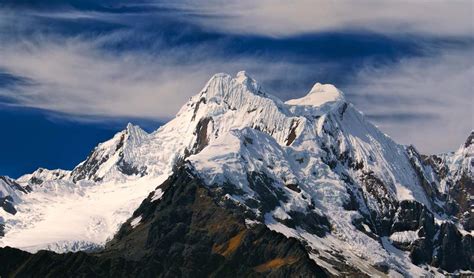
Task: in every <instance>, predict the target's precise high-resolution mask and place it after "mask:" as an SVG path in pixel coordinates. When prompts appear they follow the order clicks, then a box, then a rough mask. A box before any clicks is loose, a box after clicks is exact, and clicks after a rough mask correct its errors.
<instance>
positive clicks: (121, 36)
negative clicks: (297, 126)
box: [0, 1, 474, 152]
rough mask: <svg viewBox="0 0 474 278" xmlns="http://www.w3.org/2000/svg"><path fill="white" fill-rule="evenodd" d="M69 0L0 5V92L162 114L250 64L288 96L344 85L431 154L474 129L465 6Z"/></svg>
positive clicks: (67, 113) (76, 112) (68, 111)
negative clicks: (90, 0) (91, 0)
mask: <svg viewBox="0 0 474 278" xmlns="http://www.w3.org/2000/svg"><path fill="white" fill-rule="evenodd" d="M26 2H28V1H26ZM40 2H41V1H40ZM46 2H47V1H46ZM72 2H74V3H72V4H71V5H67V6H64V5H59V7H60V8H55V9H54V10H48V9H47V8H42V9H40V10H35V9H32V8H31V7H29V8H28V9H26V11H25V10H22V9H18V8H16V7H13V8H12V7H9V8H8V10H0V15H2V16H0V83H2V84H0V101H4V102H5V101H7V102H8V103H9V104H10V105H17V106H23V107H32V108H40V109H45V110H47V111H52V112H54V113H60V115H61V116H63V117H69V118H74V119H81V118H87V119H97V120H101V119H102V120H104V121H108V120H110V119H112V118H114V117H119V118H128V117H133V118H146V119H153V120H161V121H162V120H167V119H169V118H171V117H173V115H174V114H175V113H176V112H177V111H178V109H179V107H181V105H183V104H184V103H185V102H186V100H187V99H188V98H189V97H190V96H192V95H194V94H196V93H198V91H199V90H200V89H201V87H202V86H203V85H204V84H205V82H206V80H207V79H209V78H210V76H211V75H212V74H214V73H216V72H228V73H231V74H232V73H235V72H236V71H238V70H242V69H245V70H247V71H249V72H250V73H251V74H252V75H254V77H255V78H256V79H258V80H259V81H260V82H261V83H263V85H264V86H265V87H266V88H267V90H268V91H269V92H270V93H273V94H275V95H277V96H279V97H281V98H282V99H289V98H294V97H300V96H302V95H304V94H305V93H306V91H307V90H308V89H309V88H310V87H311V85H312V83H314V82H316V81H321V82H332V83H335V85H336V86H338V87H341V88H342V89H343V90H344V91H345V92H346V95H347V96H348V98H349V101H352V102H354V103H355V104H356V105H357V107H359V108H360V109H361V110H362V111H364V112H365V113H366V114H367V115H368V116H369V117H371V118H372V119H373V120H374V121H375V122H376V123H377V124H378V125H379V126H380V127H381V128H382V130H384V131H385V132H387V133H388V134H389V135H391V136H392V137H394V138H395V139H396V140H400V141H401V142H403V143H415V145H417V146H418V147H420V149H421V150H422V151H425V152H438V151H445V150H450V149H454V148H455V147H456V146H457V145H459V144H460V142H462V141H464V139H465V137H466V135H467V133H468V132H469V131H470V129H472V127H473V119H472V111H473V108H472V97H470V94H471V93H472V87H473V84H472V80H474V76H473V70H472V65H473V62H472V55H473V53H472V49H473V46H474V42H473V34H472V21H470V20H472V3H471V2H468V1H454V2H450V4H449V5H448V4H447V2H442V1H431V2H429V3H428V2H419V3H413V2H399V1H388V2H375V1H359V2H358V5H354V4H353V2H348V1H341V2H338V4H337V5H336V4H334V3H333V2H321V1H317V2H313V1H311V2H310V1H298V2H286V1H285V2H284V1H272V2H271V3H270V2H269V1H263V2H250V1H243V2H242V1H239V2H236V1H234V2H233V1H231V2H225V3H220V4H218V2H217V1H205V2H202V3H200V5H195V4H194V3H192V2H180V3H178V4H176V3H174V4H168V3H166V4H163V3H160V2H157V1H145V2H134V3H128V2H126V1H122V2H120V3H119V4H114V3H111V2H110V3H107V7H105V8H104V7H102V6H100V5H97V4H94V5H92V6H90V5H89V6H88V5H86V6H84V5H79V4H81V3H79V2H80V1H72ZM76 2H78V3H79V4H78V3H76ZM46 6H47V5H46ZM150 7H153V8H154V9H151V10H150V9H149V8H150ZM3 15H5V16H3ZM400 29H402V30H403V33H400V32H399V30H400ZM354 30H358V31H357V32H355V31H354ZM2 76H3V79H4V80H8V82H6V81H5V82H1V80H2ZM7 85H8V86H7ZM453 111H454V112H453ZM469 114H470V115H469ZM443 130H444V131H443ZM439 132H445V133H444V134H443V135H442V136H440V135H439V134H438V133H439ZM427 136H429V137H430V138H433V139H430V140H426V137H427Z"/></svg>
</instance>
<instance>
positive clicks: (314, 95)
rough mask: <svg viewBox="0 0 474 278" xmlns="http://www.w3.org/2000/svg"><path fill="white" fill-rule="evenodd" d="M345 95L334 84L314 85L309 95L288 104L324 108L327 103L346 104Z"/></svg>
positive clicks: (292, 100)
mask: <svg viewBox="0 0 474 278" xmlns="http://www.w3.org/2000/svg"><path fill="white" fill-rule="evenodd" d="M344 101H345V99H344V94H343V93H342V92H341V91H340V90H339V89H337V88H336V86H334V85H332V84H321V83H316V84H314V86H313V88H311V91H309V93H308V94H307V95H306V96H304V97H302V98H297V99H291V100H288V101H287V102H286V104H289V105H303V106H322V105H323V104H326V103H339V102H344Z"/></svg>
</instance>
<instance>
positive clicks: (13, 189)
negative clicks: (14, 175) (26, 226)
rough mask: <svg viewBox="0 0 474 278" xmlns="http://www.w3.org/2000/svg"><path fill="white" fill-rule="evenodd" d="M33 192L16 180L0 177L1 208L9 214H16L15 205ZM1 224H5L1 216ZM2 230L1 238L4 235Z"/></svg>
mask: <svg viewBox="0 0 474 278" xmlns="http://www.w3.org/2000/svg"><path fill="white" fill-rule="evenodd" d="M29 192H31V187H29V186H21V185H20V184H18V183H17V182H16V181H15V180H13V179H10V178H9V177H4V176H0V208H2V209H3V211H5V212H7V213H9V214H15V213H16V209H15V204H17V203H18V202H20V200H21V197H20V196H21V195H23V194H28V193H29ZM0 224H3V219H2V217H1V214H0ZM2 226H3V225H2ZM2 230H3V229H0V236H1V234H2Z"/></svg>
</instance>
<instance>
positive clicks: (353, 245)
mask: <svg viewBox="0 0 474 278" xmlns="http://www.w3.org/2000/svg"><path fill="white" fill-rule="evenodd" d="M472 134H473V133H471V135H470V137H469V138H471V139H470V141H469V139H468V141H469V144H467V143H465V144H464V149H462V148H460V149H459V150H458V151H457V152H455V153H454V154H453V156H449V155H445V156H442V157H438V156H422V155H420V154H419V153H418V152H417V151H416V149H415V148H414V147H410V146H403V145H399V144H397V143H395V142H394V141H393V140H392V139H391V138H390V137H388V136H387V135H385V134H383V133H382V132H381V131H379V130H378V129H377V128H376V127H375V126H374V125H372V124H371V123H370V122H369V121H367V119H365V117H364V116H363V114H362V113H361V112H359V111H358V110H357V109H356V108H355V107H354V106H353V105H352V104H350V103H348V102H347V101H346V100H345V99H344V96H343V93H342V92H340V91H339V90H338V89H337V88H335V87H334V86H332V85H321V84H319V83H316V84H315V86H313V88H312V90H311V91H310V92H309V93H308V95H306V96H305V97H302V98H300V99H296V100H289V101H286V102H282V101H281V100H279V99H277V98H275V97H273V96H271V95H268V94H266V93H265V92H264V89H263V88H262V87H261V86H260V85H259V84H258V82H256V81H255V80H254V79H252V78H251V77H250V76H249V75H248V74H247V73H245V72H239V73H238V74H237V76H236V77H235V78H234V77H232V76H230V75H228V74H216V75H214V76H213V77H212V78H211V79H210V80H209V81H208V82H207V84H206V85H205V86H204V88H203V89H202V90H201V91H200V92H199V93H198V94H197V95H195V96H194V97H192V98H191V99H190V100H189V101H188V102H187V103H186V104H185V105H184V106H183V107H182V108H181V109H180V111H179V112H178V114H177V116H176V118H174V119H173V120H171V121H170V122H169V123H167V124H166V125H164V126H162V127H160V128H159V129H158V130H157V131H155V132H153V133H150V134H148V133H146V132H144V131H142V130H141V129H139V127H135V126H133V125H127V128H126V129H125V130H124V131H122V132H119V133H117V134H116V135H115V136H114V138H112V139H111V140H109V141H107V142H104V143H102V144H99V145H98V146H97V147H96V148H95V149H94V150H93V151H92V153H91V154H90V155H89V157H88V158H87V159H86V160H85V161H84V162H82V163H81V164H79V165H78V166H77V167H76V168H75V169H74V170H73V171H71V172H60V171H59V172H56V173H53V174H50V173H49V172H47V171H42V172H45V173H46V174H43V176H38V174H36V176H35V174H33V175H31V176H24V178H21V179H19V181H21V183H23V185H28V186H31V187H32V188H33V194H29V195H28V196H27V197H25V200H24V201H23V202H21V201H20V202H19V204H18V207H19V208H20V209H21V208H25V210H24V211H27V210H26V208H28V205H29V203H31V200H30V199H35V202H39V203H41V202H42V201H41V200H42V199H41V198H44V197H42V196H40V197H34V196H36V195H35V194H37V193H35V189H36V190H40V189H41V190H43V191H44V192H43V193H44V194H45V196H47V197H48V198H50V194H53V193H54V194H59V195H61V194H63V195H66V196H69V195H70V194H73V195H71V196H73V197H74V198H82V197H81V196H86V198H91V199H94V198H95V197H94V196H96V195H94V194H99V193H101V194H103V193H105V192H110V190H112V191H114V190H115V191H117V192H118V193H120V191H119V189H116V188H124V189H123V190H124V192H131V190H134V191H136V192H135V194H136V195H134V196H135V199H133V200H134V201H133V202H130V201H131V200H130V199H129V197H128V196H124V194H118V193H117V194H118V195H117V194H116V196H120V198H119V199H120V202H117V204H116V205H115V206H114V208H115V209H117V210H116V211H112V212H113V213H109V214H110V217H109V218H105V219H102V218H101V217H100V216H96V215H91V216H90V218H92V219H95V220H94V221H92V222H93V223H91V222H90V221H89V220H87V221H88V222H86V223H88V224H87V225H91V227H92V228H91V229H92V230H94V232H101V231H103V229H105V228H103V226H104V225H105V226H106V227H108V228H106V231H107V233H109V238H108V239H107V240H110V239H111V237H112V236H113V234H114V233H115V231H116V229H118V227H119V226H120V224H121V223H123V222H126V221H125V220H127V219H128V221H127V222H126V223H125V224H123V225H122V229H124V227H126V226H127V225H130V223H131V222H132V220H135V222H136V223H135V222H134V225H135V227H137V228H138V227H139V226H140V223H141V220H140V219H139V218H138V217H139V216H140V215H135V213H136V212H137V211H138V210H137V211H135V209H136V208H137V207H138V204H139V201H141V200H143V199H144V198H145V197H146V195H148V193H150V192H151V193H150V196H151V197H149V198H150V199H151V200H153V202H160V200H161V198H163V196H164V195H165V194H166V190H165V189H164V188H163V187H162V186H159V185H160V184H163V181H165V180H166V179H168V178H169V177H170V176H173V175H174V174H175V173H176V172H177V171H178V170H179V169H180V168H182V167H183V166H182V165H189V166H187V167H190V169H193V170H192V171H193V173H194V175H195V176H196V177H199V178H198V179H200V180H201V183H202V186H203V187H204V188H206V190H209V191H210V192H217V193H213V194H217V195H218V196H219V198H218V199H216V202H217V204H219V205H223V206H222V209H225V210H230V211H233V210H235V209H236V208H239V211H240V210H243V211H244V215H245V216H246V221H247V222H249V223H260V224H263V225H264V226H266V227H268V228H269V229H270V230H273V231H276V232H278V233H280V234H283V235H285V236H286V237H287V238H290V239H291V238H293V239H297V240H298V241H299V242H301V243H302V244H304V246H306V249H307V250H309V251H308V254H309V256H310V257H311V259H312V260H313V261H314V262H315V263H316V264H317V265H319V266H321V267H323V268H324V269H325V273H326V274H328V275H340V274H341V271H340V268H341V267H342V268H343V269H358V271H361V272H365V273H367V274H370V273H376V272H377V273H379V272H380V270H381V269H382V270H384V271H382V273H383V272H386V274H388V275H390V276H396V275H398V274H402V275H408V276H409V275H413V276H416V275H425V274H426V273H429V272H430V271H440V272H441V273H442V271H444V270H446V271H450V272H453V271H459V270H462V269H464V270H470V271H472V267H473V262H472V258H471V259H468V260H462V259H458V257H459V256H460V257H461V258H463V257H467V258H469V256H472V255H469V254H473V249H474V248H473V243H472V216H471V215H470V214H469V213H470V211H469V207H470V205H469V204H470V203H469V202H471V201H470V200H471V198H470V196H472V192H471V191H470V190H472V170H471V169H472V153H473V150H472V137H473V135H472ZM444 172H446V173H445V174H446V175H445V176H443V175H442V173H444ZM458 172H459V174H458ZM449 173H453V175H451V174H449ZM37 176H38V177H39V178H38V177H37ZM451 176H452V177H451ZM458 176H459V177H458ZM33 177H35V178H37V179H39V180H42V178H41V177H43V178H44V179H49V181H46V182H45V183H44V184H43V182H41V183H38V182H36V183H35V182H33V181H35V180H33V181H32V178H33ZM58 177H61V178H58ZM55 178H58V179H57V180H55ZM458 185H461V186H458ZM134 186H135V187H134ZM443 187H444V189H443ZM458 187H460V188H461V190H458V191H459V192H457V191H456V188H458ZM50 188H53V189H54V190H53V191H51V190H50ZM63 188H69V189H68V191H67V192H66V193H64V192H62V189H63ZM446 188H448V189H449V190H445V189H446ZM125 189H126V190H129V191H125ZM102 190H103V191H102ZM120 190H122V189H120ZM70 192H74V193H70ZM453 192H454V193H453ZM32 196H33V197H32ZM139 196H142V197H141V200H140V199H139V198H140V197H139ZM101 200H102V199H101ZM129 203H133V204H135V205H127V206H126V207H127V209H126V210H123V206H125V204H129ZM35 204H36V203H35ZM91 204H95V203H94V202H92V203H91ZM229 204H230V205H229ZM108 206H109V205H107V204H102V205H101V206H100V207H102V208H103V209H105V210H107V211H110V208H109V207H108ZM227 206H230V208H228V207H227ZM122 210H123V211H122ZM24 211H22V210H20V214H21V215H23V213H24ZM119 211H121V212H120V217H117V219H120V220H121V222H120V223H114V224H113V225H109V223H107V221H110V219H111V218H112V217H116V216H117V213H119ZM133 211H135V213H134V214H133V217H132V213H133ZM88 213H89V212H88ZM466 213H467V214H466ZM4 215H5V214H4ZM401 215H403V217H401ZM0 217H1V215H0ZM4 217H5V218H6V221H5V223H6V225H5V226H6V229H5V230H6V236H5V237H4V239H3V240H4V241H6V242H8V240H9V233H12V234H15V233H16V234H17V235H19V237H18V239H16V240H17V242H18V240H19V241H21V240H22V237H21V234H22V228H21V226H17V228H16V227H15V224H14V223H15V221H17V220H15V218H14V216H11V215H10V214H8V215H5V216H4ZM41 217H44V216H41ZM41 217H39V218H41ZM87 217H89V216H87ZM87 217H86V219H88V218H87ZM97 219H100V220H97ZM458 219H461V220H458ZM40 221H41V220H40ZM115 222H117V221H115ZM129 222H130V223H129ZM40 223H41V222H40ZM127 223H128V224H127ZM458 223H459V224H460V225H461V226H459V225H457V224H458ZM466 223H467V224H466ZM24 225H26V226H31V230H30V231H31V232H32V233H33V234H34V230H35V225H38V224H35V223H26V222H25V223H24ZM132 226H133V225H132ZM113 227H117V228H113ZM133 228H134V227H133ZM15 229H17V230H15ZM132 230H133V229H132ZM66 232H67V231H66ZM94 232H93V233H91V234H94ZM88 233H89V232H88ZM119 234H120V232H119ZM440 235H443V236H442V237H440ZM67 237H68V235H67V233H66V238H67ZM69 237H70V236H69ZM86 240H93V241H92V242H93V243H95V244H104V243H105V242H104V240H105V238H103V237H101V238H100V241H98V239H97V238H94V237H90V238H87V239H86ZM1 242H2V239H0V243H1ZM11 242H14V241H11ZM17 244H18V243H17ZM450 244H451V245H453V246H457V245H466V246H467V247H466V248H467V249H465V250H464V249H462V248H461V249H462V250H463V251H455V250H454V251H453V247H452V246H450ZM35 248H40V249H41V248H44V246H43V247H41V246H38V247H35ZM27 250H30V251H36V250H37V249H36V250H35V249H27ZM106 250H107V249H106ZM56 251H58V250H56ZM453 252H454V253H453ZM447 254H454V255H451V256H450V255H447ZM438 267H440V269H441V270H437V269H436V268H438ZM405 268H407V269H405ZM443 269H444V270H443ZM352 271H353V270H352ZM397 273H398V274H397ZM379 274H380V273H379ZM380 275H381V274H380Z"/></svg>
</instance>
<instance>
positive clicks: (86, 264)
mask: <svg viewBox="0 0 474 278" xmlns="http://www.w3.org/2000/svg"><path fill="white" fill-rule="evenodd" d="M161 188H162V189H163V190H164V191H165V194H163V196H162V198H161V200H160V201H159V202H158V201H157V200H155V201H154V200H153V198H152V197H153V196H150V197H148V198H147V199H146V200H145V201H144V202H143V203H142V204H141V206H140V207H139V208H138V210H137V212H136V214H139V213H140V215H141V219H140V221H134V220H132V221H128V222H127V223H126V224H125V225H124V226H123V227H122V229H121V230H120V232H119V233H118V234H117V236H116V237H115V239H114V240H113V241H111V242H110V243H109V244H108V246H107V247H106V249H105V250H104V251H102V252H99V253H95V254H85V253H82V252H79V253H68V254H64V255H57V254H54V253H52V252H45V251H41V252H38V253H37V254H35V255H30V254H27V253H21V252H18V251H15V250H12V249H9V248H5V249H1V248H0V261H2V262H5V261H7V262H9V263H8V264H6V265H4V264H2V265H0V275H2V277H3V276H5V277H7V276H8V275H11V274H13V273H14V274H15V275H17V276H20V277H29V276H32V275H34V276H40V277H45V276H51V277H72V276H74V277H117V276H119V277H209V276H211V277H229V276H234V277H237V276H238V277H264V276H271V277H285V276H288V275H291V274H294V273H298V274H300V275H302V276H305V277H311V276H318V277H325V276H326V273H325V272H324V271H323V270H322V269H321V268H320V267H318V266H317V265H316V264H315V263H314V261H312V260H311V259H310V258H309V256H308V254H307V253H306V251H305V249H304V246H303V245H301V244H300V243H299V242H298V241H297V240H294V239H287V238H285V237H284V236H283V235H281V234H278V233H276V232H272V231H270V230H269V229H268V228H266V227H265V226H264V225H250V226H247V225H246V224H245V217H244V215H243V214H242V213H240V212H239V211H237V210H224V209H222V208H220V207H219V206H218V205H217V204H216V202H215V199H214V197H213V193H212V192H210V191H209V190H208V189H206V187H204V186H203V185H202V184H201V181H200V180H199V179H197V178H196V177H194V176H193V174H192V172H189V171H188V170H186V168H181V169H180V170H179V171H177V173H176V174H175V175H173V176H172V177H170V179H168V180H167V181H166V182H165V183H164V184H163V185H162V186H161ZM134 222H136V223H134ZM223 223H225V224H223Z"/></svg>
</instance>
